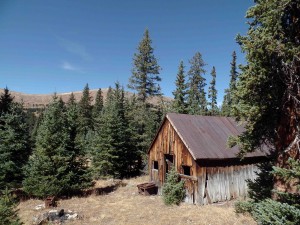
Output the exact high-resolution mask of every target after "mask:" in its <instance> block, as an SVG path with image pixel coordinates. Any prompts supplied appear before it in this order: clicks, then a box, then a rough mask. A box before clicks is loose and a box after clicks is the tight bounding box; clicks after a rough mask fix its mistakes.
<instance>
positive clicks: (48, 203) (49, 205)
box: [45, 196, 56, 208]
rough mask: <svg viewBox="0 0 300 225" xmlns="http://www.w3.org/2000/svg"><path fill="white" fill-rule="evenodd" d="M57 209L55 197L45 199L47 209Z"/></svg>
mask: <svg viewBox="0 0 300 225" xmlns="http://www.w3.org/2000/svg"><path fill="white" fill-rule="evenodd" d="M52 207H56V198H55V196H49V197H47V198H46V199H45V208H52Z"/></svg>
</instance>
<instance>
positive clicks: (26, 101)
mask: <svg viewBox="0 0 300 225" xmlns="http://www.w3.org/2000/svg"><path fill="white" fill-rule="evenodd" d="M101 90H102V95H103V99H104V101H105V99H106V96H107V92H108V88H101ZM3 91H4V89H3V88H0V93H3ZM97 91H98V89H91V90H90V96H91V97H92V104H94V102H95V98H96V94H97ZM9 92H10V94H11V95H12V96H13V97H14V100H15V101H16V102H23V106H24V108H44V107H46V106H47V105H48V104H49V103H50V102H51V100H52V98H53V95H54V93H53V94H27V93H24V92H18V91H12V90H9ZM71 93H73V94H74V97H75V99H76V101H79V100H80V98H81V96H82V91H74V92H63V93H56V95H57V96H58V97H61V98H62V100H63V101H64V102H67V101H68V99H69V98H70V95H71ZM133 95H134V93H132V92H128V91H126V92H125V96H126V97H131V96H133ZM163 100H164V101H165V102H171V101H172V98H170V97H165V96H163ZM159 101H160V99H159V98H158V97H151V98H149V99H148V102H149V103H151V104H154V105H158V104H159Z"/></svg>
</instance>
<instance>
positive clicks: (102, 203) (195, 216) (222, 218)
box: [19, 177, 256, 225]
mask: <svg viewBox="0 0 300 225" xmlns="http://www.w3.org/2000/svg"><path fill="white" fill-rule="evenodd" d="M147 180H148V177H139V178H136V179H130V180H124V182H125V183H127V185H126V186H124V187H119V188H118V189H117V190H116V191H114V192H112V193H110V194H107V195H102V196H95V195H92V196H89V197H86V198H72V199H69V200H61V201H59V205H58V209H62V208H63V209H65V210H67V209H69V210H72V211H75V212H77V213H78V214H79V215H80V216H82V218H81V219H80V220H76V221H71V222H68V223H67V224H70V225H79V224H80V225H83V224H105V225H109V224H113V225H116V224H128V225H133V224H138V225H140V224H143V225H146V224H155V225H168V224H172V225H176V224H178V225H179V224H180V225H183V224H207V225H208V224H211V225H218V224H222V225H233V224H236V225H238V224H249V225H252V224H253V225H254V224H256V223H255V222H254V221H253V220H252V219H251V218H250V217H247V216H243V215H236V214H235V213H234V209H233V207H232V206H228V205H223V206H219V205H209V206H196V205H189V204H185V203H183V204H181V205H180V206H165V205H164V203H163V201H162V198H161V197H160V196H141V195H138V193H137V188H136V185H137V184H139V183H142V182H145V181H147ZM104 185H109V182H107V181H103V182H101V181H99V182H97V186H98V187H99V186H104ZM42 203H43V202H42V201H40V200H28V201H25V202H22V203H20V205H19V215H20V217H21V219H22V221H23V222H24V223H25V224H32V218H33V216H34V215H37V214H40V213H42V212H43V211H45V210H40V211H36V210H35V209H34V207H35V206H36V205H38V204H42Z"/></svg>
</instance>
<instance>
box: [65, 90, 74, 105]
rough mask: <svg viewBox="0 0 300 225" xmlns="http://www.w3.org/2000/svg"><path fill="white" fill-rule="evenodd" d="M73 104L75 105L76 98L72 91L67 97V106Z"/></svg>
mask: <svg viewBox="0 0 300 225" xmlns="http://www.w3.org/2000/svg"><path fill="white" fill-rule="evenodd" d="M73 105H76V99H75V96H74V93H73V92H72V93H71V95H70V98H69V99H68V102H67V106H73Z"/></svg>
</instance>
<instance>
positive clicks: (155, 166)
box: [153, 161, 158, 170]
mask: <svg viewBox="0 0 300 225" xmlns="http://www.w3.org/2000/svg"><path fill="white" fill-rule="evenodd" d="M153 169H155V170H158V161H153Z"/></svg>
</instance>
